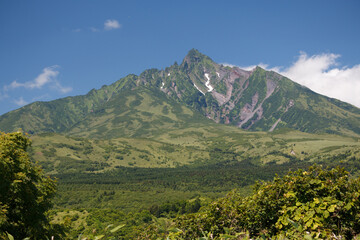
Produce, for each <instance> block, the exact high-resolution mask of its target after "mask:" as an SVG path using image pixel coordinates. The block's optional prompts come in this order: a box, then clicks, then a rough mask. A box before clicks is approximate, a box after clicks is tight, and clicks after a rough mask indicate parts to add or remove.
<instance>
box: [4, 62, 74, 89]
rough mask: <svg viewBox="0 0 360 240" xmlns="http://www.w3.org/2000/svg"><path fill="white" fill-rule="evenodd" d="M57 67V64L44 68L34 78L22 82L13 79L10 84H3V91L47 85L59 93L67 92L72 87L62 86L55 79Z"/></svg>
mask: <svg viewBox="0 0 360 240" xmlns="http://www.w3.org/2000/svg"><path fill="white" fill-rule="evenodd" d="M58 68H59V66H57V65H54V66H51V67H47V68H44V69H43V71H42V73H40V74H39V75H38V76H37V77H36V78H35V79H34V80H32V81H28V82H24V83H20V82H17V81H16V80H15V81H13V82H12V83H11V84H10V85H8V86H5V87H4V89H5V91H8V90H10V89H15V88H19V87H23V88H26V89H35V88H36V89H41V88H42V87H43V86H45V85H49V86H50V87H51V88H53V89H56V90H58V91H59V92H61V93H68V92H70V91H71V90H72V88H71V87H63V86H62V85H61V84H60V83H59V81H58V80H57V79H56V78H57V76H58V75H59V71H58V70H57V69H58Z"/></svg>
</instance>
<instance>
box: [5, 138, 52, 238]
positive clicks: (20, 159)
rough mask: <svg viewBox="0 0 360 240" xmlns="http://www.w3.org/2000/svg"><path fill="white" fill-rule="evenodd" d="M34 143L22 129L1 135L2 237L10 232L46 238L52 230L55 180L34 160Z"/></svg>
mask: <svg viewBox="0 0 360 240" xmlns="http://www.w3.org/2000/svg"><path fill="white" fill-rule="evenodd" d="M30 144H31V143H30V140H29V139H28V138H27V137H25V136H24V135H23V134H22V133H21V132H15V133H8V134H4V133H1V135H0V237H4V235H3V233H5V232H7V233H9V234H11V235H12V236H13V237H14V238H15V239H23V238H25V237H31V238H34V237H36V238H44V237H45V236H46V235H47V234H50V233H49V231H51V226H50V224H49V219H48V218H47V216H46V211H47V210H49V209H50V208H51V206H52V204H51V200H52V198H53V197H54V194H55V181H54V180H52V179H50V178H49V177H45V176H44V173H43V172H42V170H41V169H40V167H39V166H38V165H36V164H33V163H32V162H31V161H30V158H29V156H28V153H27V152H26V149H27V148H28V147H29V146H30ZM52 230H54V229H52ZM52 234H53V235H55V234H56V232H55V231H54V232H53V233H52Z"/></svg>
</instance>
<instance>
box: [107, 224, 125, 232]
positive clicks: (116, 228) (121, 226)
mask: <svg viewBox="0 0 360 240" xmlns="http://www.w3.org/2000/svg"><path fill="white" fill-rule="evenodd" d="M124 226H125V224H121V225H119V226H117V227H115V228H113V229H111V230H110V232H111V233H114V232H116V231H118V230H119V229H120V228H123V227H124Z"/></svg>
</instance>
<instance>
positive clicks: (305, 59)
mask: <svg viewBox="0 0 360 240" xmlns="http://www.w3.org/2000/svg"><path fill="white" fill-rule="evenodd" d="M339 58H340V55H337V54H333V53H323V54H319V55H313V56H308V55H307V54H306V53H304V52H300V55H299V57H298V59H297V61H296V62H294V63H293V64H292V65H291V66H290V67H288V68H284V67H272V68H269V65H268V64H263V63H260V64H259V65H257V66H260V67H262V68H264V69H266V70H272V71H275V72H278V73H280V74H281V75H283V76H286V77H288V78H290V79H291V80H293V81H294V82H297V83H299V84H301V85H303V86H306V87H308V88H310V89H311V90H313V91H315V92H317V93H320V94H322V95H325V96H328V97H332V98H336V99H339V100H341V101H344V102H348V103H351V104H353V105H355V106H357V107H360V64H358V65H355V66H353V67H339V65H340V64H339V62H338V61H337V60H338V59H339ZM223 65H225V66H230V67H235V65H231V64H226V63H225V64H223ZM255 67H256V66H255V65H252V66H246V67H240V68H242V69H244V70H249V71H250V70H252V69H254V68H255ZM282 69H283V70H282Z"/></svg>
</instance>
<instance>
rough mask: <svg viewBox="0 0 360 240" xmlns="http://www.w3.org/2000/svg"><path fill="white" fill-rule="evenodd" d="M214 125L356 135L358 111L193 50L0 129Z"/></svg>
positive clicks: (11, 117)
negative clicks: (209, 122) (168, 63)
mask: <svg viewBox="0 0 360 240" xmlns="http://www.w3.org/2000/svg"><path fill="white" fill-rule="evenodd" d="M206 118H207V119H211V120H213V121H214V122H216V123H222V124H228V125H234V126H237V127H239V128H242V129H249V130H257V131H270V132H271V131H274V130H275V129H280V128H284V127H285V128H292V129H296V130H300V131H303V132H310V133H334V134H344V135H349V136H359V134H360V110H359V109H358V108H356V107H354V106H352V105H350V104H347V103H344V102H341V101H338V100H335V99H331V98H328V97H325V96H322V95H319V94H317V93H314V92H313V91H311V90H309V89H308V88H306V87H303V86H301V85H299V84H297V83H295V82H292V81H291V80H290V79H287V78H285V77H283V76H281V75H279V74H277V73H275V72H273V71H265V70H264V69H261V68H260V67H256V68H255V69H253V70H252V71H245V70H242V69H239V68H237V67H228V66H224V65H221V64H217V63H215V62H213V61H212V60H211V59H210V58H209V57H207V56H205V55H203V54H201V53H200V52H198V51H197V50H194V49H193V50H191V51H190V52H189V53H188V55H187V56H186V57H185V58H184V60H183V62H182V63H181V64H180V65H178V64H174V65H172V66H170V67H168V68H165V69H164V70H157V69H150V70H146V71H144V72H143V73H141V74H140V75H139V76H136V75H129V76H127V77H125V78H122V79H120V80H118V81H117V82H115V83H113V84H111V85H109V86H103V87H102V88H101V89H99V90H91V91H90V92H89V93H88V94H86V95H83V96H76V97H67V98H63V99H58V100H55V101H50V102H35V103H32V104H29V105H27V106H24V107H22V108H20V109H18V110H15V111H12V112H9V113H6V114H4V115H2V116H0V129H1V130H2V131H7V132H8V131H14V130H17V129H18V128H22V129H23V130H24V131H26V132H30V133H41V132H56V133H66V134H70V135H74V136H82V137H100V138H116V137H124V136H125V137H130V136H132V137H149V136H154V135H158V134H161V133H162V132H163V131H165V129H167V128H169V129H173V128H179V127H181V126H182V127H184V126H190V125H191V124H195V123H197V122H202V121H207V120H206Z"/></svg>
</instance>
